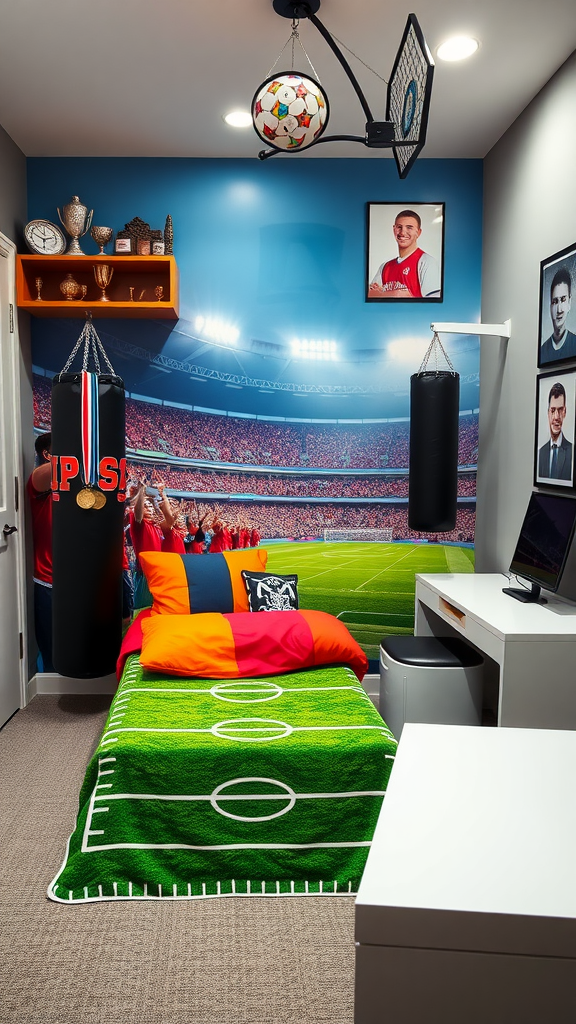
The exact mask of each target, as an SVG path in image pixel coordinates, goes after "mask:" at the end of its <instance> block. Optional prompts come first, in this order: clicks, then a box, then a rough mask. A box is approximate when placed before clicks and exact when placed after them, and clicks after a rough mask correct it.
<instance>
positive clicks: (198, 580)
mask: <svg viewBox="0 0 576 1024" xmlns="http://www.w3.org/2000/svg"><path fill="white" fill-rule="evenodd" d="M180 558H181V559H182V561H183V563H184V572H185V573H186V579H187V580H188V595H189V599H190V613H191V614H193V613H196V612H223V613H224V614H226V613H227V612H231V611H233V610H234V594H233V592H232V581H231V579H230V571H229V569H228V565H227V562H226V559H225V558H224V555H221V554H216V552H212V554H211V555H204V556H198V555H180Z"/></svg>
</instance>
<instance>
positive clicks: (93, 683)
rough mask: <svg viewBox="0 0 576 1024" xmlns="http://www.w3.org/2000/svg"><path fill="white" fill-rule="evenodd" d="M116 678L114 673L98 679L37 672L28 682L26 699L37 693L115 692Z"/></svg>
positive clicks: (116, 686)
mask: <svg viewBox="0 0 576 1024" xmlns="http://www.w3.org/2000/svg"><path fill="white" fill-rule="evenodd" d="M117 689H118V680H117V679H116V676H115V675H114V674H112V675H109V676H100V677H99V678H98V679H73V678H71V677H69V676H61V675H59V674H58V672H37V673H36V675H35V676H32V679H30V681H29V683H28V700H29V701H31V700H32V698H33V697H36V696H37V695H38V694H47V693H51V694H66V693H77V694H88V693H90V694H93V693H116V690H117Z"/></svg>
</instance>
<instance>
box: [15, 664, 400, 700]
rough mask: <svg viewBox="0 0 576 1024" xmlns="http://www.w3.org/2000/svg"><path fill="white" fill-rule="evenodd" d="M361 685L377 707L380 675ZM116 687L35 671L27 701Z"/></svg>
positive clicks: (105, 680) (110, 679)
mask: <svg viewBox="0 0 576 1024" xmlns="http://www.w3.org/2000/svg"><path fill="white" fill-rule="evenodd" d="M362 686H363V687H364V689H365V690H366V693H367V694H368V696H369V697H370V698H371V700H372V701H373V702H374V703H375V704H376V707H378V696H379V690H380V676H379V675H376V674H373V675H366V676H364V679H363V680H362ZM117 689H118V680H117V679H116V676H115V675H113V674H112V675H109V676H101V677H100V678H98V679H72V678H71V677H69V676H61V675H59V674H58V672H37V673H36V675H34V676H32V679H30V680H29V682H28V701H31V700H32V698H33V697H36V696H37V694H47V693H51V694H66V693H78V694H86V693H116V690H117Z"/></svg>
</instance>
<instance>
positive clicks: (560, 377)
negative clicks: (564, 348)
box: [534, 369, 576, 489]
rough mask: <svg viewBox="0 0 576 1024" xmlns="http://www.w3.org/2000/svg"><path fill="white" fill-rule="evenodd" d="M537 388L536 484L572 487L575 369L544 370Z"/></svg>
mask: <svg viewBox="0 0 576 1024" xmlns="http://www.w3.org/2000/svg"><path fill="white" fill-rule="evenodd" d="M536 388H537V391H536V444H535V452H534V484H535V485H536V487H554V488H566V489H573V488H574V432H575V426H576V369H574V370H563V371H562V370H561V371H560V372H559V371H558V370H552V371H551V372H550V373H542V374H540V376H539V377H538V378H537V384H536Z"/></svg>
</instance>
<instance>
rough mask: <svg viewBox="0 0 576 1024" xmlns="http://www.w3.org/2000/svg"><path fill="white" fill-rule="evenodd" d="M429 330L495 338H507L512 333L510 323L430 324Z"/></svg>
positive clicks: (507, 321) (506, 321)
mask: <svg viewBox="0 0 576 1024" xmlns="http://www.w3.org/2000/svg"><path fill="white" fill-rule="evenodd" d="M430 328H431V330H433V331H434V332H438V333H439V334H483V335H485V334H487V335H492V336H493V337H496V338H509V337H510V335H511V333H512V321H511V320H505V321H504V323H503V324H453V323H446V324H430Z"/></svg>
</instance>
